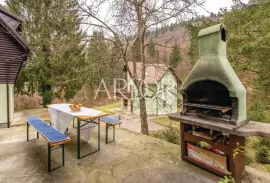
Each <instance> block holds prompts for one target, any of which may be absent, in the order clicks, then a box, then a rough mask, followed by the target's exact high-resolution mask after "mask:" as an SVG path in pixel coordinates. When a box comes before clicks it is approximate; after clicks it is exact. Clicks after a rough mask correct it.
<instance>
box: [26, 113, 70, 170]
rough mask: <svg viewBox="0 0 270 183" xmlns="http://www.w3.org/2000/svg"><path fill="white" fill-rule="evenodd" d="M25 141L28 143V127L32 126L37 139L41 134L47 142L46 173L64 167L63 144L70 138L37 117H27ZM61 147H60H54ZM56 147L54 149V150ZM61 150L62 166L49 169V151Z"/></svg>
mask: <svg viewBox="0 0 270 183" xmlns="http://www.w3.org/2000/svg"><path fill="white" fill-rule="evenodd" d="M26 124H27V141H29V126H32V127H33V128H34V129H35V130H36V131H37V139H38V138H39V134H41V135H42V136H43V137H44V138H45V139H46V140H47V141H48V172H50V171H53V170H55V169H57V168H60V167H62V166H64V165H65V150H64V144H65V143H66V142H68V141H70V140H71V139H70V137H68V136H66V135H65V134H63V133H62V132H60V131H59V130H57V129H55V128H53V127H52V126H50V125H48V124H47V123H46V122H44V121H42V120H41V119H40V118H39V117H37V116H32V117H27V118H26ZM56 146H61V147H56ZM54 147H56V148H54ZM58 148H62V165H61V166H58V167H56V168H53V169H52V168H51V151H53V150H55V149H58Z"/></svg>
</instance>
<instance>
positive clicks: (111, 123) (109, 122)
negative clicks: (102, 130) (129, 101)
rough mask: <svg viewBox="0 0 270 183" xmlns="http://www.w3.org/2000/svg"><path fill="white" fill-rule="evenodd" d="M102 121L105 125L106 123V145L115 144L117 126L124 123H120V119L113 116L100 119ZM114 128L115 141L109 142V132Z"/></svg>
mask: <svg viewBox="0 0 270 183" xmlns="http://www.w3.org/2000/svg"><path fill="white" fill-rule="evenodd" d="M100 120H101V121H103V122H104V123H106V144H108V143H111V142H114V140H115V126H116V125H119V126H120V124H121V123H122V122H120V119H118V118H115V117H112V116H103V117H101V118H100ZM110 127H113V140H112V141H110V142H109V141H108V131H109V128H110Z"/></svg>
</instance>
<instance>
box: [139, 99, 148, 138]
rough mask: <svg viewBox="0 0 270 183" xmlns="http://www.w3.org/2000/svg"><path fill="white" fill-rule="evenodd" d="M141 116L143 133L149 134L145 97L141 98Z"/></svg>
mask: <svg viewBox="0 0 270 183" xmlns="http://www.w3.org/2000/svg"><path fill="white" fill-rule="evenodd" d="M140 117H141V133H142V134H145V135H148V122H147V114H146V105H145V98H144V97H142V98H141V99H140Z"/></svg>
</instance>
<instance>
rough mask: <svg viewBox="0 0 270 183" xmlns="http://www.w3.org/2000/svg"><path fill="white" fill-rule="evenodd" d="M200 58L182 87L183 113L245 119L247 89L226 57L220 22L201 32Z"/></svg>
mask: <svg viewBox="0 0 270 183" xmlns="http://www.w3.org/2000/svg"><path fill="white" fill-rule="evenodd" d="M198 37H199V59H198V61H197V63H196V64H195V66H194V68H193V69H192V71H191V73H190V74H189V76H188V77H187V79H186V81H185V82H184V84H183V86H182V87H181V90H180V92H181V94H182V95H183V110H182V112H181V114H182V115H192V116H194V117H199V118H206V119H214V120H220V121H228V122H230V123H233V124H237V123H241V122H243V121H245V120H246V89H245V87H244V86H243V85H242V83H241V81H240V80H239V78H238V77H237V75H236V73H235V72H234V70H233V68H232V66H231V65H230V63H229V61H228V59H227V51H226V46H227V40H226V37H227V36H226V29H225V26H224V25H223V24H218V25H215V26H212V27H208V28H206V29H202V30H201V31H200V32H199V34H198Z"/></svg>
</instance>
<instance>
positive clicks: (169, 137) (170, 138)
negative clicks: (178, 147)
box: [152, 126, 180, 144]
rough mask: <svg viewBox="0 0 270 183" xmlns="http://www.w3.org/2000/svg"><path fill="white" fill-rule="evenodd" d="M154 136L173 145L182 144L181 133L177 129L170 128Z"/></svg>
mask: <svg viewBox="0 0 270 183" xmlns="http://www.w3.org/2000/svg"><path fill="white" fill-rule="evenodd" d="M152 136H153V137H155V138H158V139H161V140H165V141H167V142H170V143H173V144H180V131H179V129H177V128H175V127H171V126H170V127H169V128H168V129H166V130H160V131H157V132H155V133H153V134H152Z"/></svg>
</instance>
